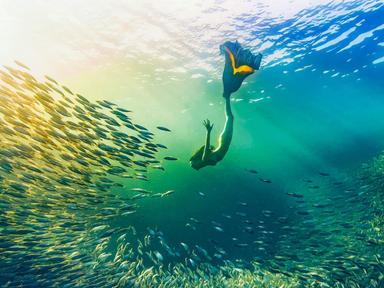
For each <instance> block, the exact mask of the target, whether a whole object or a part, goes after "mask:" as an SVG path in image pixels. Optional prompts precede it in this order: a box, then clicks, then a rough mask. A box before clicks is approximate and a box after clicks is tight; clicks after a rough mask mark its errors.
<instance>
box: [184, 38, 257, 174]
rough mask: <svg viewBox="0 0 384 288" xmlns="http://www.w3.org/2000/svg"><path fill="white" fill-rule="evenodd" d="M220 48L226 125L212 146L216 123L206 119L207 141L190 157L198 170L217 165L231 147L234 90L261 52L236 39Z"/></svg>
mask: <svg viewBox="0 0 384 288" xmlns="http://www.w3.org/2000/svg"><path fill="white" fill-rule="evenodd" d="M220 52H221V53H222V54H224V56H225V66H224V72H223V86H224V92H223V97H224V99H225V117H226V120H225V125H224V129H223V131H222V132H221V134H220V136H219V141H218V146H217V148H216V149H215V148H214V147H213V146H211V131H212V128H213V124H211V122H210V121H209V120H208V119H207V120H205V121H204V122H203V125H204V127H205V128H206V129H207V134H206V140H205V145H203V146H202V147H200V149H198V150H197V151H196V152H195V153H194V154H193V156H192V157H191V159H190V163H191V166H192V168H194V169H196V170H199V169H201V168H203V167H205V166H208V165H211V166H213V165H216V164H217V162H219V161H221V160H222V159H223V158H224V156H225V154H226V153H227V151H228V149H229V145H230V144H231V140H232V134H233V114H232V110H231V99H230V96H231V94H232V93H234V92H236V91H237V90H239V88H240V86H241V84H242V83H243V81H244V79H245V78H246V77H248V76H249V75H251V74H253V73H254V72H255V70H258V69H259V67H260V62H261V58H262V55H261V54H260V53H259V54H257V55H254V54H252V53H251V52H250V51H249V50H247V49H244V48H242V47H241V46H240V44H239V43H238V42H237V41H236V42H225V43H224V44H222V45H220Z"/></svg>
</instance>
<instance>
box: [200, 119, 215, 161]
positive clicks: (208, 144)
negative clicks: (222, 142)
mask: <svg viewBox="0 0 384 288" xmlns="http://www.w3.org/2000/svg"><path fill="white" fill-rule="evenodd" d="M203 125H204V127H205V128H207V137H206V139H205V146H204V153H203V158H202V160H203V161H204V160H206V159H207V156H208V154H209V152H210V148H211V131H212V128H213V124H211V122H210V121H209V120H208V119H207V120H204V121H203Z"/></svg>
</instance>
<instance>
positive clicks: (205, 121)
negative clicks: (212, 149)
mask: <svg viewBox="0 0 384 288" xmlns="http://www.w3.org/2000/svg"><path fill="white" fill-rule="evenodd" d="M203 125H204V127H205V128H206V129H207V131H208V132H211V131H212V128H213V123H212V124H211V122H210V121H209V119H207V120H204V121H203Z"/></svg>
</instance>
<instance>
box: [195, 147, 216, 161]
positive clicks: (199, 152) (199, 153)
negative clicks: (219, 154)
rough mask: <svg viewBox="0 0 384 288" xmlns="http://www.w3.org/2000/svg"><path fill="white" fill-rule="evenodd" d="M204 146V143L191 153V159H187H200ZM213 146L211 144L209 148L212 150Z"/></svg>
mask: <svg viewBox="0 0 384 288" xmlns="http://www.w3.org/2000/svg"><path fill="white" fill-rule="evenodd" d="M204 148H205V145H203V146H201V147H200V148H199V149H197V150H196V151H195V153H193V155H192V157H191V159H189V161H195V160H202V158H203V154H204ZM213 148H214V147H213V146H212V145H211V147H210V150H213Z"/></svg>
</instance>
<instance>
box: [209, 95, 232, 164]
mask: <svg viewBox="0 0 384 288" xmlns="http://www.w3.org/2000/svg"><path fill="white" fill-rule="evenodd" d="M225 116H226V120H225V125H224V129H223V132H221V134H220V137H219V145H218V147H217V148H216V149H215V150H214V151H213V152H212V153H213V155H214V157H215V160H216V161H220V160H222V159H223V158H224V156H225V154H226V153H227V151H228V149H229V145H230V144H231V140H232V134H233V114H232V109H231V99H230V97H229V95H226V96H225Z"/></svg>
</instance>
